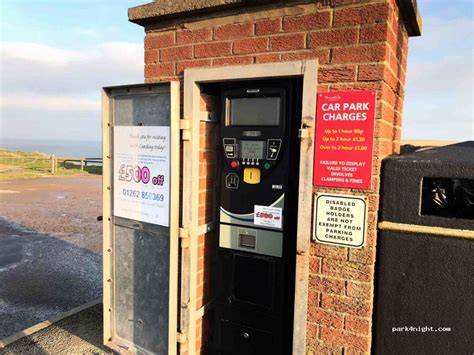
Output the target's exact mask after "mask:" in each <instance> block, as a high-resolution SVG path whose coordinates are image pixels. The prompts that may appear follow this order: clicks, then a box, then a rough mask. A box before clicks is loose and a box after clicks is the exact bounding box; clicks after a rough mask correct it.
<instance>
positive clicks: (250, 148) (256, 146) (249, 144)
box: [240, 141, 264, 159]
mask: <svg viewBox="0 0 474 355" xmlns="http://www.w3.org/2000/svg"><path fill="white" fill-rule="evenodd" d="M240 157H241V158H243V159H263V158H264V142H263V141H240Z"/></svg>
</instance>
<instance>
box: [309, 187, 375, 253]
mask: <svg viewBox="0 0 474 355" xmlns="http://www.w3.org/2000/svg"><path fill="white" fill-rule="evenodd" d="M366 226H367V202H366V197H365V196H349V195H333V194H324V193H323V194H317V195H316V198H315V199H314V216H313V239H314V240H316V241H317V242H319V243H323V244H330V245H338V246H345V247H352V248H361V247H363V246H364V245H365V239H366V238H365V236H366Z"/></svg>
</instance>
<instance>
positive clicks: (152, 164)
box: [113, 126, 170, 227]
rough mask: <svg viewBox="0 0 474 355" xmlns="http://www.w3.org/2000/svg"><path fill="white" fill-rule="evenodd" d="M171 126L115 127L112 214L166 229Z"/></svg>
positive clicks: (168, 206)
mask: <svg viewBox="0 0 474 355" xmlns="http://www.w3.org/2000/svg"><path fill="white" fill-rule="evenodd" d="M169 191H170V127H137V126H116V127H114V187H113V195H114V206H113V208H114V215H115V216H118V217H123V218H129V219H133V220H137V221H143V222H147V223H153V224H157V225H161V226H165V227H169V209H170V201H169Z"/></svg>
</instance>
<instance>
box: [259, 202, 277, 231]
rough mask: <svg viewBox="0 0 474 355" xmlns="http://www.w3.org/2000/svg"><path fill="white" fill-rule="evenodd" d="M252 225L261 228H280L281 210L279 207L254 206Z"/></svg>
mask: <svg viewBox="0 0 474 355" xmlns="http://www.w3.org/2000/svg"><path fill="white" fill-rule="evenodd" d="M253 223H254V224H255V225H257V226H262V227H270V228H281V226H282V209H281V208H279V207H268V206H258V205H255V207H254V221H253Z"/></svg>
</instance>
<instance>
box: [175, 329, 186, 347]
mask: <svg viewBox="0 0 474 355" xmlns="http://www.w3.org/2000/svg"><path fill="white" fill-rule="evenodd" d="M176 340H177V341H178V343H179V344H186V343H187V342H188V337H187V336H186V333H181V332H178V334H177V337H176Z"/></svg>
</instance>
